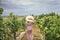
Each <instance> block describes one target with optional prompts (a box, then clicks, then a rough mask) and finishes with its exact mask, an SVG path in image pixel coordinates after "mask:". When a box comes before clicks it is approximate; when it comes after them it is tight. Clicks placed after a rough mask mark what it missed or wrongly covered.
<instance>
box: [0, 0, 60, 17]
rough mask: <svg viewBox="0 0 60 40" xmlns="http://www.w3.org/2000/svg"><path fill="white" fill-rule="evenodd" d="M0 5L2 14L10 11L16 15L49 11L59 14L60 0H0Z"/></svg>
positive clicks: (6, 14) (5, 14)
mask: <svg viewBox="0 0 60 40" xmlns="http://www.w3.org/2000/svg"><path fill="white" fill-rule="evenodd" d="M0 7H1V8H3V9H4V12H3V15H4V16H8V15H9V14H10V12H13V13H14V14H15V15H18V16H21V15H23V16H24V15H30V14H34V15H40V14H42V13H51V12H56V13H58V14H59V13H60V0H0Z"/></svg>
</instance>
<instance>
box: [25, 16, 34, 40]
mask: <svg viewBox="0 0 60 40" xmlns="http://www.w3.org/2000/svg"><path fill="white" fill-rule="evenodd" d="M33 23H34V18H33V16H27V17H26V26H27V40H33V35H32V24H33Z"/></svg>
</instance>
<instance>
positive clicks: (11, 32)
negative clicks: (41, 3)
mask: <svg viewBox="0 0 60 40" xmlns="http://www.w3.org/2000/svg"><path fill="white" fill-rule="evenodd" d="M3 11H4V10H3V9H2V8H0V40H16V37H17V36H19V34H20V32H22V31H25V29H26V25H25V17H26V16H23V17H22V18H21V17H19V16H16V15H14V14H13V13H12V12H11V13H10V15H9V17H3V16H2V14H3ZM32 16H34V15H32ZM34 18H35V23H34V24H33V26H37V27H38V28H39V30H40V31H41V32H40V34H41V33H42V36H44V37H45V40H60V15H58V14H57V13H54V12H52V13H48V14H41V15H38V16H34ZM37 35H38V34H37ZM36 40H37V39H36Z"/></svg>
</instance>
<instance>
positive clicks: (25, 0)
mask: <svg viewBox="0 0 60 40" xmlns="http://www.w3.org/2000/svg"><path fill="white" fill-rule="evenodd" d="M9 1H10V2H11V3H12V4H16V5H30V4H32V3H33V2H32V1H30V0H9Z"/></svg>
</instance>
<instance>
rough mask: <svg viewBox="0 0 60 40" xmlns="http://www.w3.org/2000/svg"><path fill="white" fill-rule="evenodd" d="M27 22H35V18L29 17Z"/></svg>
mask: <svg viewBox="0 0 60 40" xmlns="http://www.w3.org/2000/svg"><path fill="white" fill-rule="evenodd" d="M26 21H30V22H34V17H33V16H27V17H26Z"/></svg>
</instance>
